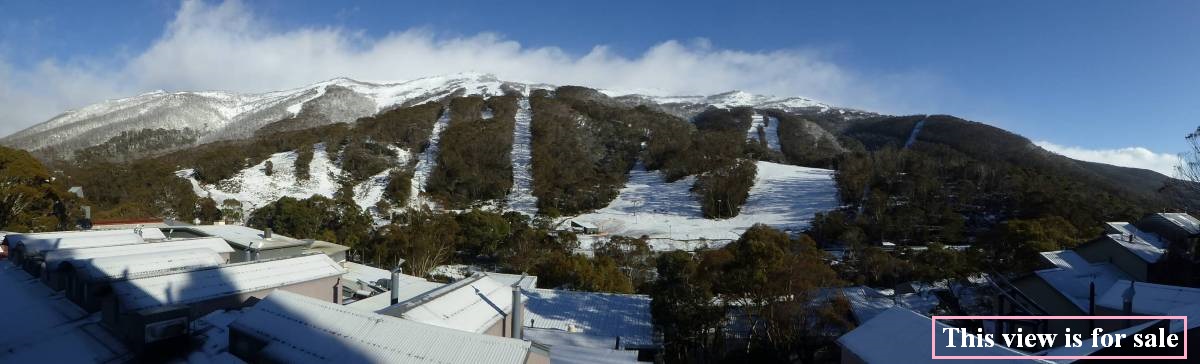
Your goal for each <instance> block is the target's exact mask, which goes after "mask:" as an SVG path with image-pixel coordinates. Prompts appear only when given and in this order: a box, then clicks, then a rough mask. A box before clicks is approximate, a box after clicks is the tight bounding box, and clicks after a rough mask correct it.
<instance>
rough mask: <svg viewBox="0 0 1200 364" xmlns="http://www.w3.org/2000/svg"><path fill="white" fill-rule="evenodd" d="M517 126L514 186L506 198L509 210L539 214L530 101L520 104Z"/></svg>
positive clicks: (513, 161)
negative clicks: (534, 178)
mask: <svg viewBox="0 0 1200 364" xmlns="http://www.w3.org/2000/svg"><path fill="white" fill-rule="evenodd" d="M517 106H518V108H517V115H516V126H515V127H513V146H512V153H511V156H512V166H513V167H512V168H513V186H512V191H509V193H508V196H507V198H506V201H507V205H508V209H509V210H512V211H517V212H520V213H523V214H526V215H534V214H536V213H537V198H536V197H533V170H532V169H533V157H532V156H531V154H530V152H529V151H530V143H531V135H532V134H531V133H530V131H529V123H530V120H532V118H533V116H532V115H533V113H532V111H531V110H530V109H529V99H526V98H522V99H521V101H520V102H518V105H517Z"/></svg>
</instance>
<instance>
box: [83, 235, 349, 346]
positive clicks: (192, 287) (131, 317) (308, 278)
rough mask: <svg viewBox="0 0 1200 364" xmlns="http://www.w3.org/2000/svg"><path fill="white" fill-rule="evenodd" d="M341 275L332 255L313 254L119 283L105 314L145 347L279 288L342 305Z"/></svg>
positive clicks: (114, 284) (107, 320)
mask: <svg viewBox="0 0 1200 364" xmlns="http://www.w3.org/2000/svg"><path fill="white" fill-rule="evenodd" d="M342 273H343V268H342V267H341V265H339V264H337V263H336V262H334V261H333V260H331V259H329V257H328V256H325V255H323V254H310V255H304V256H299V257H290V258H279V259H270V260H262V261H254V262H245V263H236V264H229V265H222V266H219V267H210V268H202V269H196V270H191V271H183V272H178V273H174V274H166V275H157V276H151V277H139V278H134V279H127V280H120V281H114V282H111V283H110V285H111V287H112V294H111V295H110V296H108V297H106V299H105V300H104V303H103V310H102V312H103V315H102V317H103V322H104V324H105V325H106V326H108V327H109V328H111V329H112V330H113V331H115V332H117V333H118V335H119V336H121V337H123V338H125V339H126V340H127V341H128V342H129V343H130V344H131V345H134V346H135V347H136V348H138V349H140V348H142V347H143V346H145V345H149V344H153V343H156V342H158V341H164V340H168V339H173V338H176V337H181V336H184V335H185V334H186V332H187V330H188V327H189V323H190V321H191V320H193V319H195V318H198V317H201V316H203V315H206V314H208V313H210V312H213V311H216V310H221V309H232V308H240V307H243V306H244V305H245V304H246V302H247V301H248V300H250V299H251V298H255V299H261V298H263V297H266V295H267V294H268V293H270V292H272V291H274V290H277V289H278V290H285V291H290V292H293V293H298V294H303V295H306V296H309V297H313V298H316V299H320V300H324V301H328V302H332V303H341V276H342Z"/></svg>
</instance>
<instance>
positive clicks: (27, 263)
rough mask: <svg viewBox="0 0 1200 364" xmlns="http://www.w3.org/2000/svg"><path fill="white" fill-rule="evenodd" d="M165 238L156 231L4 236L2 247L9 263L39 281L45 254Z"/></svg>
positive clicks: (91, 231) (99, 231) (73, 232)
mask: <svg viewBox="0 0 1200 364" xmlns="http://www.w3.org/2000/svg"><path fill="white" fill-rule="evenodd" d="M165 238H166V237H165V236H163V234H162V232H161V231H159V230H158V229H133V230H88V231H67V232H53V233H34V234H8V235H5V236H4V244H5V245H8V246H9V247H10V248H11V249H12V251H11V252H10V254H11V255H12V256H11V257H10V260H11V261H12V262H13V264H16V265H19V266H21V267H22V268H24V269H25V271H27V272H29V274H30V275H33V276H35V277H40V276H41V275H42V268H43V266H42V260H43V258H44V257H45V254H46V253H48V252H51V251H54V250H61V249H82V248H99V247H106V246H118V245H131V244H145V243H146V241H147V240H162V239H165Z"/></svg>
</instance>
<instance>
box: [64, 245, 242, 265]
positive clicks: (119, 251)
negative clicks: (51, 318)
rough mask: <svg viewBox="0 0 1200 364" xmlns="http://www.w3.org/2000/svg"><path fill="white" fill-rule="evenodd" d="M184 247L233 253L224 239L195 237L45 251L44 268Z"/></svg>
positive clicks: (182, 248) (183, 248)
mask: <svg viewBox="0 0 1200 364" xmlns="http://www.w3.org/2000/svg"><path fill="white" fill-rule="evenodd" d="M185 249H208V250H212V251H213V252H216V253H218V254H229V253H233V248H231V247H229V243H226V242H225V240H224V239H221V238H197V239H174V240H164V241H162V242H155V243H147V244H133V245H117V246H106V247H99V248H83V249H61V250H55V251H52V252H47V253H46V257H45V261H46V269H51V270H53V269H56V268H57V266H58V264H60V263H63V262H69V261H74V260H83V259H96V258H104V257H114V256H121V255H133V254H147V253H161V252H169V251H176V250H185Z"/></svg>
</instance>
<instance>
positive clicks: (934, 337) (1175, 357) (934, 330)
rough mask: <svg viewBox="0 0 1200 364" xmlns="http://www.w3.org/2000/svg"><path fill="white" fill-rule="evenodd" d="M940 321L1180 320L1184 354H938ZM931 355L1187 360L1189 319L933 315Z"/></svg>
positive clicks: (1184, 317)
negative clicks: (1181, 322) (938, 326)
mask: <svg viewBox="0 0 1200 364" xmlns="http://www.w3.org/2000/svg"><path fill="white" fill-rule="evenodd" d="M938 320H1181V321H1183V355H1182V356H1180V355H1165V356H1164V355H1157V356H1155V355H1147V356H1130V355H1123V356H1086V355H1047V356H1034V355H991V356H985V355H980V356H970V355H965V356H964V355H940V356H939V355H937V321H938ZM929 326H930V328H929V329H930V332H931V333H932V336H930V341H932V342H931V343H930V354H931V355H932V358H933V359H935V360H962V359H970V360H1014V359H1016V360H1021V359H1025V360H1060V359H1062V360H1081V359H1088V360H1109V359H1112V360H1131V359H1132V360H1180V359H1185V360H1186V359H1187V358H1188V356H1187V350H1188V345H1187V343H1188V318H1187V316H933V317H931V320H930V323H929Z"/></svg>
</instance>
